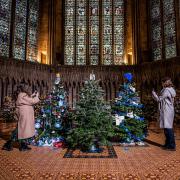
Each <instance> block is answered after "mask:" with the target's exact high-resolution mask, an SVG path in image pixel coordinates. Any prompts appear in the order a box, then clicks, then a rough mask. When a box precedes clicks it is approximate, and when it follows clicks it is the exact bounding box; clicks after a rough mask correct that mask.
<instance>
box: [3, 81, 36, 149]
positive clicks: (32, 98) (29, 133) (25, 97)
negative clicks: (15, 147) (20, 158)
mask: <svg viewBox="0 0 180 180" xmlns="http://www.w3.org/2000/svg"><path fill="white" fill-rule="evenodd" d="M38 102H39V93H38V92H35V93H33V94H32V95H30V91H29V86H28V85H27V84H23V85H21V86H19V93H18V96H17V100H16V114H17V117H18V128H17V129H18V131H17V138H18V140H19V142H20V147H19V150H20V151H25V150H30V149H31V148H30V147H28V146H27V143H26V139H28V138H31V137H33V136H34V135H35V127H34V124H35V120H34V107H33V105H34V104H36V103H38ZM11 144H12V140H10V141H9V142H7V143H6V144H5V145H4V146H3V149H4V150H9V149H10V150H12V145H11Z"/></svg>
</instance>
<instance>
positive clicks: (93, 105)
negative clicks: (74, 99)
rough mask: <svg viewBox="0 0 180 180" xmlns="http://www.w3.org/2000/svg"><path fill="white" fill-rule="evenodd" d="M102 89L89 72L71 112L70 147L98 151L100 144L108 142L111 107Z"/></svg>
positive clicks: (110, 132) (68, 138)
mask: <svg viewBox="0 0 180 180" xmlns="http://www.w3.org/2000/svg"><path fill="white" fill-rule="evenodd" d="M103 95H104V91H103V90H102V88H101V87H100V86H99V81H96V80H95V75H94V74H90V80H87V81H85V83H84V87H83V88H82V89H81V91H80V94H79V102H78V103H77V105H76V110H75V112H74V113H73V114H72V117H71V120H72V122H73V124H74V128H73V129H71V130H70V131H69V133H68V137H67V142H68V144H69V146H70V147H71V148H80V149H81V150H82V151H88V152H100V151H101V148H100V146H101V145H107V144H108V140H107V139H108V137H109V136H111V135H112V131H113V126H112V122H113V120H112V115H111V107H110V105H108V104H107V103H106V102H105V101H104V99H103Z"/></svg>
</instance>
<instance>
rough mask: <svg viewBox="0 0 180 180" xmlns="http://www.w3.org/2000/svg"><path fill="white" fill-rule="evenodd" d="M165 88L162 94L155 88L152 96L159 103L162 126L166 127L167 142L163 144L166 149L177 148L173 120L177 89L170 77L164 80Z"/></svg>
mask: <svg viewBox="0 0 180 180" xmlns="http://www.w3.org/2000/svg"><path fill="white" fill-rule="evenodd" d="M162 86H163V89H162V90H161V93H160V95H159V96H158V95H157V93H156V92H155V91H154V90H153V91H152V96H153V98H154V100H156V101H157V102H158V105H159V115H160V117H159V122H160V128H164V134H165V138H166V140H165V144H164V146H163V148H164V149H166V150H173V151H174V150H176V144H175V138H174V131H173V121H174V98H175V96H176V91H175V90H174V88H173V84H172V81H171V79H170V78H169V77H166V78H164V79H163V80H162Z"/></svg>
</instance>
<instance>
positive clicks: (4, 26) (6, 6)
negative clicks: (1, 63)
mask: <svg viewBox="0 0 180 180" xmlns="http://www.w3.org/2000/svg"><path fill="white" fill-rule="evenodd" d="M11 5H12V0H0V55H1V56H5V57H8V56H9V43H10V23H11Z"/></svg>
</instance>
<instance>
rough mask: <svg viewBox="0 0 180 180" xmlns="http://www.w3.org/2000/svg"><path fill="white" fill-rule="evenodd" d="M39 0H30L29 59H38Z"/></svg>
mask: <svg viewBox="0 0 180 180" xmlns="http://www.w3.org/2000/svg"><path fill="white" fill-rule="evenodd" d="M38 18H39V0H29V17H28V36H27V38H28V39H27V60H29V61H37V35H38Z"/></svg>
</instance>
